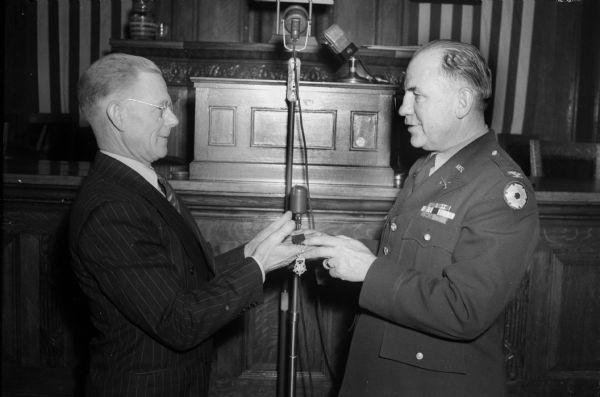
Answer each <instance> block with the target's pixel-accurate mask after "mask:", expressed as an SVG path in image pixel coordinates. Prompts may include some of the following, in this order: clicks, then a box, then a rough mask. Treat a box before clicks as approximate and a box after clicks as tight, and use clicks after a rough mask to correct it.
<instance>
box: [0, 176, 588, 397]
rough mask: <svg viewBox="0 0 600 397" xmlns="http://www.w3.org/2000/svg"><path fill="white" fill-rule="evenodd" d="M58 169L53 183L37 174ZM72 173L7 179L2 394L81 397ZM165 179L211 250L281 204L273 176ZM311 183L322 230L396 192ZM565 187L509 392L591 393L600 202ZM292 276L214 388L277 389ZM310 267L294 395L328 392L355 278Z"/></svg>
mask: <svg viewBox="0 0 600 397" xmlns="http://www.w3.org/2000/svg"><path fill="white" fill-rule="evenodd" d="M53 178H54V180H55V181H56V182H54V183H47V182H46V183H43V184H39V182H40V181H44V180H46V179H53ZM74 178H75V177H64V178H63V179H62V181H63V182H64V184H62V182H60V181H61V179H59V178H56V177H52V176H47V177H41V176H37V177H24V176H18V177H10V176H9V178H8V179H9V180H8V181H6V178H5V189H4V197H3V203H2V204H3V209H4V216H3V230H4V235H3V248H4V249H3V256H2V259H3V262H2V287H3V288H2V318H3V322H2V348H3V361H2V371H3V384H2V392H3V393H4V394H5V395H46V396H78V395H81V387H82V382H83V380H84V373H85V362H86V352H87V341H88V338H89V335H90V332H91V331H90V328H89V323H87V321H85V320H86V319H87V314H86V311H85V300H84V299H83V298H82V296H81V293H80V292H79V293H78V290H77V288H74V284H72V282H73V281H74V280H73V279H72V278H70V277H72V275H71V276H69V274H70V272H69V268H68V266H67V264H68V261H67V260H66V257H65V248H66V245H65V243H66V241H65V240H64V225H65V224H64V220H65V219H66V215H67V211H68V206H69V204H70V202H71V200H72V198H73V197H74V194H75V192H76V188H77V185H78V183H79V182H78V180H79V181H80V178H79V179H76V178H75V179H74ZM18 180H20V181H21V182H18ZM28 180H29V181H37V184H36V183H31V182H28ZM173 186H174V187H175V188H176V189H177V191H178V192H179V193H180V196H181V197H182V199H183V200H184V201H185V202H186V204H187V205H188V206H189V207H190V208H191V210H192V213H193V215H194V217H195V219H196V220H197V222H198V225H199V226H200V228H201V230H202V232H203V234H205V235H206V236H207V238H208V239H209V241H210V242H211V243H212V244H213V247H214V248H215V250H216V251H217V252H223V251H226V250H229V249H231V248H233V247H235V246H237V245H238V244H240V243H243V242H245V241H247V240H248V239H249V238H251V236H253V235H255V234H256V233H257V232H258V231H259V230H261V229H262V228H263V227H264V226H265V225H267V224H268V223H269V222H270V221H271V220H273V219H275V217H276V216H277V214H279V213H280V212H281V208H283V196H282V194H281V193H277V191H278V189H277V188H274V187H273V186H270V185H268V184H253V185H252V186H240V185H239V184H231V186H229V185H227V184H223V183H217V182H215V183H199V182H194V181H173ZM311 192H312V193H311V195H312V197H313V208H314V210H315V226H316V228H317V229H318V230H322V231H324V232H326V233H331V234H345V235H348V236H353V237H356V238H375V237H376V236H377V235H378V234H379V231H380V228H381V225H382V221H383V218H384V216H385V214H386V212H387V210H388V208H389V206H390V205H391V203H392V201H393V198H394V195H395V190H394V189H391V188H390V189H384V190H373V189H371V190H370V194H368V195H360V194H356V192H357V190H356V189H337V188H331V187H315V188H314V189H311ZM567 195H568V194H565V195H544V194H543V193H542V195H541V196H540V198H539V199H540V203H541V207H540V208H541V224H542V228H541V234H540V236H541V244H540V245H539V247H538V249H537V251H536V255H535V261H534V263H533V264H532V267H531V271H530V273H529V277H528V278H526V279H525V280H524V281H523V283H522V285H521V289H520V291H519V294H518V296H517V297H516V298H515V299H514V300H513V302H512V303H511V304H510V305H509V307H508V309H507V311H506V314H505V319H506V326H505V331H504V336H505V338H504V339H505V352H506V366H507V373H508V377H509V378H508V385H509V390H510V394H509V395H510V396H511V397H563V396H566V395H572V396H577V397H596V393H597V386H598V384H599V383H598V382H600V381H599V380H598V373H599V369H600V368H599V365H598V363H599V362H600V350H599V349H598V346H599V345H598V335H600V332H599V329H600V320H598V319H599V318H600V300H599V299H598V294H597V285H598V283H599V282H600V267H599V265H598V264H599V263H600V249H599V247H598V244H597V242H598V241H600V207H599V205H598V202H600V201H598V200H597V199H594V200H593V201H586V199H585V197H586V195H585V194H583V195H582V194H580V195H573V196H572V197H571V196H569V198H567ZM588 195H589V196H590V197H597V193H596V194H593V193H589V194H588ZM544 197H545V199H544ZM304 222H306V223H307V225H308V222H307V221H306V220H304ZM309 267H311V268H319V267H320V264H319V263H316V264H310V263H309ZM289 274H290V273H289V271H287V270H282V271H279V272H275V273H272V274H269V275H268V277H267V281H266V283H265V298H266V299H265V302H264V303H263V304H262V305H261V306H258V307H256V308H255V309H253V310H250V311H248V312H246V313H245V315H244V316H242V317H239V318H238V319H236V320H235V321H233V322H232V323H230V324H229V325H227V326H226V327H225V328H224V329H223V330H221V331H220V332H219V333H218V335H217V338H216V341H215V346H216V352H215V358H214V362H213V369H212V378H211V382H212V384H211V386H212V388H211V390H212V391H211V396H213V397H221V396H223V397H225V396H240V395H248V396H250V395H251V396H255V395H256V396H258V395H260V396H275V395H276V394H275V393H276V390H277V366H278V350H279V343H278V338H279V333H280V332H281V329H280V328H279V316H280V313H279V308H280V291H281V287H282V285H283V284H284V282H286V281H287V280H288V279H289ZM318 276H319V274H318V273H314V272H313V271H309V272H308V273H305V274H304V275H303V276H302V288H301V292H302V294H301V295H302V302H303V303H302V305H301V308H302V313H303V316H302V317H303V318H304V322H303V323H302V322H301V323H299V334H300V336H299V341H298V349H299V353H300V355H301V361H302V364H301V367H300V369H301V371H299V380H298V382H297V385H298V393H299V395H311V394H310V392H309V390H311V389H312V390H313V394H312V395H315V396H330V395H333V394H335V390H336V387H337V382H338V380H339V379H340V377H341V375H342V374H343V368H344V364H345V359H346V352H347V349H348V343H349V339H350V336H351V330H352V328H351V326H352V322H353V319H354V313H355V311H356V308H357V297H358V292H359V290H358V288H359V285H357V284H353V283H346V282H342V281H338V280H331V279H329V278H328V277H320V276H319V277H318ZM317 313H319V316H318V317H317ZM319 325H320V328H321V330H322V332H323V333H322V335H323V342H321V338H320V333H319ZM324 352H326V353H327V358H328V360H326V358H325V357H326V356H325V354H324ZM328 363H329V364H331V371H330V368H329V366H328V365H327V364H328ZM309 374H310V375H311V376H310V377H309V376H308V375H309ZM305 392H306V393H305Z"/></svg>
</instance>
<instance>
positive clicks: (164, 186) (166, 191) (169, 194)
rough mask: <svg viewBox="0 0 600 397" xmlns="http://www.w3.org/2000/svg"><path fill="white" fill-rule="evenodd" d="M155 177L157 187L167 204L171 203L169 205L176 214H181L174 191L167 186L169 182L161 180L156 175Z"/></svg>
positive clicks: (161, 178) (160, 177)
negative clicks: (173, 208) (156, 178)
mask: <svg viewBox="0 0 600 397" xmlns="http://www.w3.org/2000/svg"><path fill="white" fill-rule="evenodd" d="M157 177H158V186H160V188H161V190H162V192H163V193H164V195H165V197H166V198H167V200H168V201H169V203H171V205H172V206H173V207H175V209H176V210H177V212H179V213H180V214H181V205H180V204H179V200H178V199H177V195H176V194H175V190H173V187H171V185H170V184H169V182H167V180H166V179H165V178H163V177H162V176H160V175H157Z"/></svg>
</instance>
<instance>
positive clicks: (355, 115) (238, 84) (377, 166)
mask: <svg viewBox="0 0 600 397" xmlns="http://www.w3.org/2000/svg"><path fill="white" fill-rule="evenodd" d="M192 81H193V82H194V86H195V89H196V111H195V123H194V125H195V132H194V160H193V161H192V163H191V164H190V178H191V179H194V180H195V179H199V180H215V181H233V182H236V181H239V182H283V181H284V176H285V162H286V137H287V131H288V129H287V122H288V119H287V117H288V112H287V103H286V83H285V81H275V80H244V79H216V78H192ZM398 90H399V87H398V86H394V85H383V84H347V83H333V82H304V81H302V82H301V83H300V95H299V98H300V104H301V106H300V107H301V112H300V111H298V110H297V111H296V125H295V131H296V133H295V136H294V170H293V174H294V176H295V179H296V180H297V182H298V183H303V181H304V178H303V176H304V174H305V172H304V170H303V162H304V157H303V155H302V152H301V149H302V147H303V140H302V131H304V136H305V140H306V147H307V159H308V173H309V180H310V181H311V183H312V182H314V183H317V184H320V183H326V184H335V185H348V186H364V185H369V186H387V187H391V186H393V170H392V168H391V167H390V147H391V136H392V133H393V131H392V119H393V114H394V111H395V109H394V96H395V95H396V93H397V92H398Z"/></svg>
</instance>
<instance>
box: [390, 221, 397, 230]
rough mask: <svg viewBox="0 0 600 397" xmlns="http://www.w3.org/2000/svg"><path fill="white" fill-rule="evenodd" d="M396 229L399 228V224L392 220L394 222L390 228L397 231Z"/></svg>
mask: <svg viewBox="0 0 600 397" xmlns="http://www.w3.org/2000/svg"><path fill="white" fill-rule="evenodd" d="M396 229H398V225H396V224H395V223H393V222H392V224H391V225H390V230H391V231H392V232H395V231H396Z"/></svg>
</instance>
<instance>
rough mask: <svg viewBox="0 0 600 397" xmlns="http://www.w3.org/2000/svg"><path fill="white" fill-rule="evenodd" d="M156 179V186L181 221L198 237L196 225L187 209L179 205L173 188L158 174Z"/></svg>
mask: <svg viewBox="0 0 600 397" xmlns="http://www.w3.org/2000/svg"><path fill="white" fill-rule="evenodd" d="M157 177H158V186H159V187H160V188H161V190H162V192H163V193H164V195H165V197H166V198H167V200H168V201H169V203H170V204H171V205H172V206H173V207H174V208H175V209H176V210H177V212H179V215H181V216H182V217H183V219H184V220H185V222H186V223H187V224H188V226H189V227H190V228H191V229H192V231H193V232H194V234H195V235H196V237H199V231H198V225H196V221H195V220H194V217H193V216H192V214H191V213H190V211H189V210H188V209H187V207H185V206H182V205H181V203H180V201H179V199H178V198H177V194H176V193H175V190H173V187H172V186H171V185H170V184H169V182H167V180H166V179H165V178H164V177H162V176H160V175H158V174H157Z"/></svg>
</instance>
